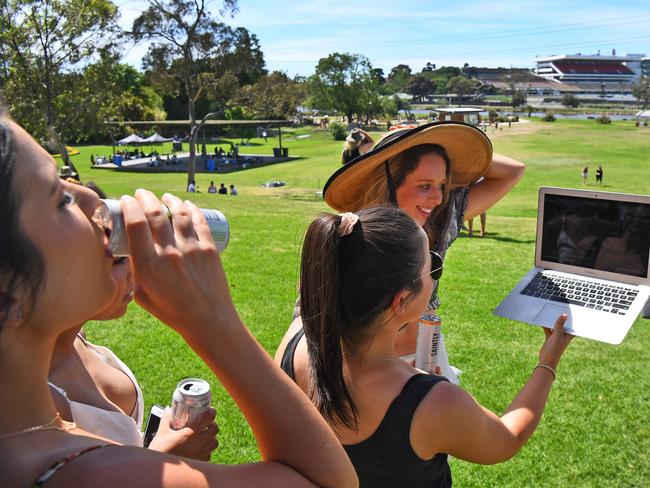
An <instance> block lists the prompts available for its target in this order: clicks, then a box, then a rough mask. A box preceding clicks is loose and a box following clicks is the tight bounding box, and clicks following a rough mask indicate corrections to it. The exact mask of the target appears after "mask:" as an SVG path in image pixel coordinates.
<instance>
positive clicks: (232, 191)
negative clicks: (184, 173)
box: [208, 181, 237, 195]
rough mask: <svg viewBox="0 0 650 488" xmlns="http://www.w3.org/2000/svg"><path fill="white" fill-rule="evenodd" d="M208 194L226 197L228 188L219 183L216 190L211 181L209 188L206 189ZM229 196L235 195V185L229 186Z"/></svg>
mask: <svg viewBox="0 0 650 488" xmlns="http://www.w3.org/2000/svg"><path fill="white" fill-rule="evenodd" d="M208 193H218V194H219V195H227V194H228V188H226V185H225V183H221V184H220V185H219V188H217V187H216V186H215V184H214V181H211V182H210V186H209V187H208ZM230 194H231V195H237V188H235V185H230Z"/></svg>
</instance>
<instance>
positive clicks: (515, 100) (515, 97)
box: [511, 90, 527, 111]
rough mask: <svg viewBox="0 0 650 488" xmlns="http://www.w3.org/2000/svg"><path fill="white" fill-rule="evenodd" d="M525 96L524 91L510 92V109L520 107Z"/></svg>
mask: <svg viewBox="0 0 650 488" xmlns="http://www.w3.org/2000/svg"><path fill="white" fill-rule="evenodd" d="M526 101H527V97H526V92H524V91H520V90H515V91H514V92H513V94H512V101H511V103H512V109H513V111H514V110H515V109H516V108H517V107H521V106H523V105H525V104H526Z"/></svg>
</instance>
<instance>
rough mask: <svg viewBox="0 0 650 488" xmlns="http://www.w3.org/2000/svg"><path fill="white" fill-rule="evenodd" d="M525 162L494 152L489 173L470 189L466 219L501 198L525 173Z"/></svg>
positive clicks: (478, 213)
mask: <svg viewBox="0 0 650 488" xmlns="http://www.w3.org/2000/svg"><path fill="white" fill-rule="evenodd" d="M525 169H526V167H525V166H524V163H521V162H519V161H517V160H516V159H512V158H509V157H507V156H503V155H501V154H496V153H494V154H493V156H492V164H490V167H489V168H488V171H487V173H486V174H485V176H484V177H483V179H482V180H480V181H479V182H478V183H476V184H475V185H473V186H472V187H471V188H470V190H469V198H468V202H467V209H466V210H465V220H469V219H472V218H474V217H476V216H477V215H480V214H482V213H483V212H485V211H486V210H487V209H488V208H490V207H491V206H493V205H494V204H495V203H497V202H498V201H499V200H501V199H502V198H503V197H504V196H505V195H506V193H508V192H509V191H510V190H511V189H512V188H513V187H514V186H515V185H516V184H517V182H518V181H519V180H520V179H521V177H522V176H523V175H524V170H525Z"/></svg>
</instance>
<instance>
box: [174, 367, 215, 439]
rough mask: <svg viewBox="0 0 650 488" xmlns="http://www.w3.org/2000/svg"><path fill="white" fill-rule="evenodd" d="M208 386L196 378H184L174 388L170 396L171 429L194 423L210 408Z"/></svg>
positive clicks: (205, 382)
mask: <svg viewBox="0 0 650 488" xmlns="http://www.w3.org/2000/svg"><path fill="white" fill-rule="evenodd" d="M210 399H211V395H210V384H209V383H208V382H207V381H204V380H201V379H198V378H186V379H184V380H183V381H181V382H180V383H178V385H177V386H176V390H174V395H173V396H172V421H171V425H172V429H174V430H179V429H182V428H183V427H185V426H187V425H189V424H192V423H194V421H195V420H196V419H197V418H199V417H200V416H201V415H203V413H204V412H205V411H206V410H208V408H210Z"/></svg>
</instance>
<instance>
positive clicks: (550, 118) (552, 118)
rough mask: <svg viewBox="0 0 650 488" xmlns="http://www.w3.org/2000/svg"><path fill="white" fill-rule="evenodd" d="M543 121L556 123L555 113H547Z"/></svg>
mask: <svg viewBox="0 0 650 488" xmlns="http://www.w3.org/2000/svg"><path fill="white" fill-rule="evenodd" d="M542 120H543V121H544V122H555V115H553V112H546V113H545V114H544V117H542Z"/></svg>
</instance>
